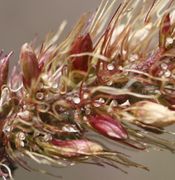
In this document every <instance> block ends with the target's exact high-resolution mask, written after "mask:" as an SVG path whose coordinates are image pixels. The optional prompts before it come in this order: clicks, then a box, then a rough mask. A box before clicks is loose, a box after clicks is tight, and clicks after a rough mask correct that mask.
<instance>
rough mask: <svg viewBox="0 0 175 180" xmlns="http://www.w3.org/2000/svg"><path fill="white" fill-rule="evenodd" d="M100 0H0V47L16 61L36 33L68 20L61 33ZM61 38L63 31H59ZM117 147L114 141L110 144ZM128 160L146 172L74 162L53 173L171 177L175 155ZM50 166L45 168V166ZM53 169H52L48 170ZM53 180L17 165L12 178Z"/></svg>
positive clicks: (89, 178)
mask: <svg viewBox="0 0 175 180" xmlns="http://www.w3.org/2000/svg"><path fill="white" fill-rule="evenodd" d="M99 3H100V0H89V1H87V0H29V1H24V0H0V49H4V51H5V52H6V53H8V52H9V51H11V50H14V52H15V54H14V55H13V58H12V60H11V64H15V63H16V62H17V60H18V54H19V51H20V47H21V45H22V44H24V43H25V42H30V41H31V40H32V39H33V38H34V37H35V36H36V35H38V39H39V40H41V39H43V38H44V36H45V34H47V32H49V31H56V30H57V28H58V26H59V24H60V23H61V22H62V21H63V20H65V19H66V20H67V21H68V25H67V27H66V29H65V35H66V34H67V33H68V32H69V31H70V29H71V27H72V26H73V24H74V23H75V22H76V20H77V19H78V18H79V17H80V15H82V14H83V13H84V12H88V11H94V10H95V9H96V8H97V7H98V4H99ZM63 37H64V34H63ZM112 146H113V149H116V150H118V145H117V144H112ZM127 153H128V154H129V155H131V157H132V159H133V160H135V161H137V162H139V163H143V164H145V165H146V166H148V167H149V168H150V172H146V171H144V170H141V169H136V168H130V169H127V171H128V174H127V175H126V174H123V173H122V172H120V171H119V170H117V169H114V168H111V167H107V166H106V167H105V168H102V167H96V166H94V165H92V166H89V165H84V164H83V165H77V166H74V167H68V168H63V169H54V171H53V172H54V173H56V174H58V175H60V176H62V179H63V180H99V179H100V180H107V179H108V180H117V179H118V180H119V179H120V180H132V179H134V180H165V179H166V180H174V178H175V171H174V169H175V158H174V154H171V153H169V152H158V151H153V150H151V151H150V152H135V151H127ZM47 168H48V169H50V167H46V169H47ZM52 170H53V169H52ZM32 178H33V179H38V180H39V179H42V180H54V179H55V178H53V177H51V176H47V175H42V174H39V173H35V172H28V171H26V170H24V169H22V168H19V169H18V170H17V171H16V173H15V179H16V180H24V179H25V180H29V179H32Z"/></svg>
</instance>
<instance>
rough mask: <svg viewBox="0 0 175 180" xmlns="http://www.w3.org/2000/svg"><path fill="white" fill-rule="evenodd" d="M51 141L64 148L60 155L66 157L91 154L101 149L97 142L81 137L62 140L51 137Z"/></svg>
mask: <svg viewBox="0 0 175 180" xmlns="http://www.w3.org/2000/svg"><path fill="white" fill-rule="evenodd" d="M51 143H52V144H53V145H55V146H58V147H61V148H65V151H64V149H63V151H62V155H63V156H66V157H73V156H79V155H85V154H93V153H97V152H100V151H103V148H102V146H100V145H99V144H97V143H95V142H92V141H89V140H83V139H77V140H64V141H63V140H59V139H53V140H52V141H51Z"/></svg>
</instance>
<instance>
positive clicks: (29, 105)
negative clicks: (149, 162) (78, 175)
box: [0, 0, 175, 179]
mask: <svg viewBox="0 0 175 180" xmlns="http://www.w3.org/2000/svg"><path fill="white" fill-rule="evenodd" d="M115 5H116V2H115V1H107V2H105V1H104V2H102V3H101V5H100V6H99V8H98V9H97V11H96V13H94V14H93V15H89V14H85V15H84V16H82V17H81V18H80V20H79V21H78V23H77V24H76V25H75V27H74V28H73V30H72V31H71V33H70V34H69V35H68V37H67V38H66V39H65V40H64V41H63V42H61V43H59V44H58V43H57V42H58V38H59V36H60V34H61V32H62V31H63V29H64V26H65V22H63V24H62V25H61V26H60V29H59V30H58V32H57V33H56V34H55V35H53V34H49V35H48V36H47V38H46V39H45V41H44V42H43V43H42V45H41V46H40V47H38V48H35V47H34V44H33V43H29V44H28V43H26V44H24V45H23V46H22V48H21V52H20V56H19V65H20V71H19V72H18V69H19V68H18V67H15V68H14V69H13V71H12V74H11V76H10V77H9V78H8V65H9V58H10V56H11V55H12V53H10V54H8V55H7V56H4V57H2V59H1V61H0V63H1V65H0V87H1V98H0V118H1V120H0V123H1V126H0V127H1V129H0V136H1V142H0V143H1V147H0V155H1V156H0V157H1V159H0V161H1V176H2V177H3V178H4V179H6V177H10V178H11V179H12V173H11V172H12V171H13V169H14V164H19V165H21V166H23V167H24V168H27V169H32V168H31V167H28V165H27V163H26V162H24V160H23V157H24V156H25V157H26V156H27V157H29V158H31V159H33V160H34V161H36V162H38V163H39V164H42V163H43V164H48V165H53V166H58V167H64V166H68V165H73V164H76V163H82V162H83V163H93V164H97V165H104V164H108V165H111V166H114V167H116V168H119V169H121V168H120V166H118V165H122V166H127V167H128V166H134V167H141V168H144V169H147V168H145V167H144V166H142V165H140V164H137V163H135V162H133V161H132V160H130V159H129V158H128V156H126V155H125V154H123V153H120V152H118V151H117V148H118V144H122V145H124V146H123V148H124V147H130V148H132V149H136V150H143V151H144V150H147V149H148V148H151V147H156V148H157V149H160V150H161V149H168V150H170V151H171V152H174V151H175V142H172V141H168V140H164V139H162V138H160V137H159V134H162V133H169V134H171V135H173V133H172V132H168V131H167V130H165V129H164V127H165V126H168V125H171V124H173V123H175V111H174V110H175V9H173V7H175V5H174V1H168V0H166V1H165V0H151V1H149V2H148V1H144V0H128V1H125V2H123V3H122V4H120V5H119V6H118V8H117V10H116V11H115V12H114V15H113V16H111V12H112V9H113V8H114V7H115ZM91 134H93V136H91ZM94 135H95V136H94ZM97 137H98V138H97ZM99 137H101V138H99ZM105 138H108V139H111V141H114V142H116V146H115V149H113V150H112V149H110V148H109V147H106V146H103V145H102V143H103V140H104V139H105ZM97 139H98V140H97ZM100 140H101V141H102V142H100ZM121 170H122V169H121ZM42 172H44V171H42ZM124 172H125V171H124Z"/></svg>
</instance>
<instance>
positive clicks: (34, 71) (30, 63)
mask: <svg viewBox="0 0 175 180" xmlns="http://www.w3.org/2000/svg"><path fill="white" fill-rule="evenodd" d="M20 65H21V68H22V73H23V83H24V85H25V86H26V87H31V85H32V81H36V80H37V78H38V76H39V73H40V69H39V67H38V60H37V57H36V54H35V52H34V51H33V49H32V47H31V46H30V45H29V44H27V43H26V44H24V45H23V46H22V48H21V53H20Z"/></svg>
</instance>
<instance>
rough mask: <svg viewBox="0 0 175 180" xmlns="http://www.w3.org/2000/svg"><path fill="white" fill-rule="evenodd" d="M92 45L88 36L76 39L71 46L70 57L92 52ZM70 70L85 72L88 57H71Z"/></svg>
mask: <svg viewBox="0 0 175 180" xmlns="http://www.w3.org/2000/svg"><path fill="white" fill-rule="evenodd" d="M92 50H93V44H92V40H91V37H90V35H89V34H86V35H83V36H80V37H78V38H77V39H76V40H75V42H74V43H73V44H72V47H71V50H70V55H76V54H80V53H86V52H87V53H88V52H92ZM70 61H71V70H79V71H85V72H86V71H87V70H88V64H89V56H88V55H85V56H84V55H83V56H80V57H72V58H71V59H70Z"/></svg>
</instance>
